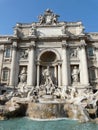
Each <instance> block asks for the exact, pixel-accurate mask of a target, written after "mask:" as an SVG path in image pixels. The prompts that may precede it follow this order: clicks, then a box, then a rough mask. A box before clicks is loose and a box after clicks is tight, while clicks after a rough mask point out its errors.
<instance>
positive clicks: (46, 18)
mask: <svg viewBox="0 0 98 130" xmlns="http://www.w3.org/2000/svg"><path fill="white" fill-rule="evenodd" d="M58 17H59V15H57V14H54V13H53V11H52V10H50V9H47V10H46V11H45V12H44V15H42V14H41V15H40V16H38V18H39V23H40V25H41V24H47V25H51V24H57V22H58Z"/></svg>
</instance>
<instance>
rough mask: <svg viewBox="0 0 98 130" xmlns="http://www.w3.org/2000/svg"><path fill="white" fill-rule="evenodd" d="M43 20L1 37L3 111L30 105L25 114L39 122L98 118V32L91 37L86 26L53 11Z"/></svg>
mask: <svg viewBox="0 0 98 130" xmlns="http://www.w3.org/2000/svg"><path fill="white" fill-rule="evenodd" d="M38 18H39V22H33V23H30V24H24V23H17V24H16V26H15V27H14V34H13V35H12V36H0V58H1V62H0V93H1V96H0V100H1V105H2V104H3V105H4V109H3V110H4V111H6V112H9V113H11V112H12V111H14V110H17V109H20V108H21V107H20V106H21V105H22V104H26V105H24V106H25V107H24V108H27V109H25V110H27V112H25V113H27V115H32V117H37V118H53V117H62V116H64V117H65V116H67V117H71V118H77V119H85V120H90V118H91V117H93V118H97V115H98V110H97V105H98V103H97V99H98V94H97V93H98V91H97V86H98V81H97V79H98V73H97V71H98V69H97V68H98V66H97V62H98V52H97V49H98V45H97V38H98V33H85V32H84V26H83V24H82V22H59V21H58V18H59V15H57V14H54V12H53V11H52V10H50V9H47V10H46V11H45V12H44V14H43V15H40V16H39V17H38ZM7 102H8V103H7ZM9 104H10V105H9ZM13 104H14V105H13ZM20 104H21V105H20ZM27 105H28V107H27ZM9 107H12V108H13V109H12V108H11V109H9V110H8V109H7V108H9ZM32 108H33V109H32ZM44 108H45V109H44ZM6 109H7V110H6ZM48 109H49V110H50V114H49V111H47V112H46V110H48ZM1 110H2V107H1ZM34 110H35V111H36V112H35V113H36V115H35V116H34ZM38 111H39V112H40V111H43V112H42V113H43V115H44V116H42V115H40V114H39V112H38ZM4 113H5V112H4ZM31 113H33V114H31ZM37 113H38V114H37ZM48 114H49V115H48ZM1 115H2V112H1ZM46 115H47V116H46ZM84 115H85V116H84Z"/></svg>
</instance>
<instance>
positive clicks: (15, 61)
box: [10, 41, 17, 86]
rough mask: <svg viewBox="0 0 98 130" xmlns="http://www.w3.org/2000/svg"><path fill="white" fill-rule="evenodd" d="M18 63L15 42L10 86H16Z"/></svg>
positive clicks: (15, 44) (14, 43) (15, 43)
mask: <svg viewBox="0 0 98 130" xmlns="http://www.w3.org/2000/svg"><path fill="white" fill-rule="evenodd" d="M16 63H17V42H16V41H14V42H13V45H12V61H11V74H10V86H15V75H16V71H17V70H16Z"/></svg>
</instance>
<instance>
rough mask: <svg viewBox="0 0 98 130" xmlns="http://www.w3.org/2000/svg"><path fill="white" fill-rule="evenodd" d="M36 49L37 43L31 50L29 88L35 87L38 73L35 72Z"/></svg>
mask: <svg viewBox="0 0 98 130" xmlns="http://www.w3.org/2000/svg"><path fill="white" fill-rule="evenodd" d="M34 48H35V43H34V42H32V43H31V46H30V48H29V63H28V76H27V85H28V86H35V77H36V71H35V59H34Z"/></svg>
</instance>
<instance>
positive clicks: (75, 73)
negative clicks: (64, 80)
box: [72, 66, 80, 82]
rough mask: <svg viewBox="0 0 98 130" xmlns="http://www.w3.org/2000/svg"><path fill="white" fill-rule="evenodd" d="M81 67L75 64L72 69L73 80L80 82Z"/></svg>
mask: <svg viewBox="0 0 98 130" xmlns="http://www.w3.org/2000/svg"><path fill="white" fill-rule="evenodd" d="M79 73H80V72H79V69H78V67H77V66H74V68H73V70H72V80H73V82H79Z"/></svg>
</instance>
